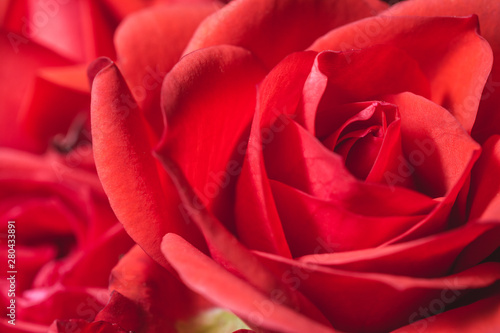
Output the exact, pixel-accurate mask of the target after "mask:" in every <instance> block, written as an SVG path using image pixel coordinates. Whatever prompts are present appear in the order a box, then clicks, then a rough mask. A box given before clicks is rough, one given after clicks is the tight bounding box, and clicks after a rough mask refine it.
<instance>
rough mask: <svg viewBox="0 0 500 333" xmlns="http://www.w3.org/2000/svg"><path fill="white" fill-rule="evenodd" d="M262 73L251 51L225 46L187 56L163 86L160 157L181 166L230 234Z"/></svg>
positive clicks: (263, 72)
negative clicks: (162, 125) (164, 120)
mask: <svg viewBox="0 0 500 333" xmlns="http://www.w3.org/2000/svg"><path fill="white" fill-rule="evenodd" d="M265 74H266V72H265V71H264V69H263V67H262V65H261V64H260V62H259V61H258V60H257V59H256V58H255V57H254V56H253V55H252V54H251V53H250V52H249V51H247V50H245V49H242V48H240V47H235V46H228V45H225V46H216V47H210V48H206V49H203V50H199V51H197V52H194V53H192V54H189V55H187V56H185V57H184V58H182V60H181V61H180V62H179V63H178V64H177V65H176V66H175V67H174V68H173V69H172V71H171V72H170V73H169V74H168V75H167V76H166V78H165V81H164V84H163V89H162V104H163V105H162V106H163V112H164V114H165V118H166V124H167V128H166V130H165V133H164V136H163V138H162V142H161V143H160V145H159V147H158V150H159V154H160V155H164V156H169V157H170V158H172V159H173V160H175V161H176V162H177V164H178V165H179V166H181V168H182V169H183V173H184V174H185V175H186V177H187V179H188V181H189V183H190V184H191V185H192V186H193V188H194V189H195V191H196V193H197V194H198V196H199V197H200V199H201V201H202V203H203V204H204V205H206V206H207V207H208V208H209V209H210V210H211V211H212V212H213V213H214V214H215V215H216V216H217V217H218V218H219V219H220V220H221V221H223V222H224V223H225V224H226V226H228V228H229V229H230V230H232V229H233V226H232V223H233V221H232V219H233V216H232V212H231V211H230V210H228V207H231V206H232V205H233V203H232V201H233V200H234V199H233V197H234V194H233V193H234V186H235V182H236V180H237V178H238V176H239V173H240V170H241V165H242V160H243V156H244V145H245V141H247V136H248V128H249V126H250V122H251V119H252V117H253V114H254V111H255V99H256V85H257V84H258V83H259V82H260V80H262V78H263V77H264V76H265ZM242 147H243V150H242Z"/></svg>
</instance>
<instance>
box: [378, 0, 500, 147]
mask: <svg viewBox="0 0 500 333" xmlns="http://www.w3.org/2000/svg"><path fill="white" fill-rule="evenodd" d="M471 14H476V15H478V16H479V24H480V26H481V35H482V36H484V38H486V40H487V41H488V43H489V44H490V45H491V48H492V49H493V58H494V59H495V60H494V63H493V68H492V71H491V74H490V76H489V78H488V81H487V82H486V86H484V91H483V85H484V83H483V84H481V83H480V82H478V84H477V85H476V86H473V87H472V88H473V89H472V90H470V94H471V95H470V97H469V100H470V106H471V107H472V106H474V105H475V104H473V103H472V101H473V100H476V99H477V98H478V97H481V103H480V105H479V111H478V114H477V120H476V122H475V123H474V128H473V131H472V134H473V137H474V138H477V139H478V140H480V141H481V142H483V141H485V140H486V139H488V137H489V136H490V135H492V134H500V130H499V128H498V126H497V124H498V123H500V112H498V105H500V91H499V87H500V61H499V59H500V33H499V31H500V21H499V20H498V17H499V16H500V3H499V2H498V1H495V0H477V1H475V0H467V1H454V0H444V1H437V2H436V1H429V0H413V1H403V2H401V3H399V4H397V5H395V6H393V7H391V8H390V10H388V11H386V12H383V15H397V16H400V15H401V16H407V15H418V16H466V15H471ZM488 74H489V73H488V72H486V73H484V72H482V71H481V72H476V76H477V77H478V78H480V79H485V78H486V77H487V76H488ZM481 91H483V94H482V95H481Z"/></svg>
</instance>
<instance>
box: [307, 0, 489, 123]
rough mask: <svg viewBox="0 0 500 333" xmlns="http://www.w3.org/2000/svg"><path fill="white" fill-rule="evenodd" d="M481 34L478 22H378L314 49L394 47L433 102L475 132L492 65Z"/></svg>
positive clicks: (343, 31)
mask: <svg viewBox="0 0 500 333" xmlns="http://www.w3.org/2000/svg"><path fill="white" fill-rule="evenodd" d="M450 6H451V5H450ZM390 12H391V11H390V10H389V11H388V13H390ZM407 14H410V13H407ZM477 28H478V19H477V17H476V16H472V17H464V18H455V17H430V18H427V17H390V16H377V17H372V18H368V19H365V20H360V21H358V22H355V23H352V24H350V25H346V26H344V27H341V28H339V29H335V30H332V31H331V32H329V33H328V34H326V35H325V36H323V37H321V38H320V39H318V40H317V41H316V42H315V43H314V44H313V45H312V46H311V47H310V49H312V50H315V51H322V50H340V51H345V50H351V49H359V48H367V47H370V46H373V45H377V44H389V45H392V46H396V47H398V48H400V49H402V50H404V51H406V53H407V54H409V55H410V56H411V57H413V58H414V59H415V60H416V61H417V63H418V65H419V66H420V68H421V70H422V72H423V73H424V74H425V75H426V76H427V78H428V80H429V82H430V87H431V99H432V101H434V102H435V103H437V104H439V105H442V106H443V107H445V108H446V109H448V110H449V111H450V112H451V113H452V114H453V115H454V116H455V117H456V118H457V119H458V120H459V121H460V123H461V124H462V125H463V126H464V128H465V129H466V130H467V131H468V132H470V130H471V129H472V126H473V125H474V121H475V119H476V113H477V107H478V105H479V102H480V99H481V90H482V89H483V87H484V85H485V83H486V80H487V78H488V74H489V72H490V70H491V64H492V60H493V57H492V52H491V48H490V46H489V44H488V43H487V42H486V41H485V40H484V39H483V38H482V37H481V36H480V35H479V34H478V29H477ZM450 36H453V38H450ZM457 68H459V69H460V70H457Z"/></svg>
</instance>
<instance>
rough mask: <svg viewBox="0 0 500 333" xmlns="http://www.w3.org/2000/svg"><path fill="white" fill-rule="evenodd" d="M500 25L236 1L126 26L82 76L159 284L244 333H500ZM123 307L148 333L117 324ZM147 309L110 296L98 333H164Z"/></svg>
mask: <svg viewBox="0 0 500 333" xmlns="http://www.w3.org/2000/svg"><path fill="white" fill-rule="evenodd" d="M499 15H500V4H499V3H498V2H496V1H492V0H491V1H486V0H484V1H461V2H457V1H452V0H445V1H440V2H435V1H430V0H427V1H426V0H409V1H405V2H402V3H399V4H397V5H394V6H393V7H391V8H387V5H386V4H384V3H382V2H378V1H375V0H370V1H368V0H365V1H363V0H358V1H347V0H345V1H344V0H337V1H320V0H318V1H310V0H307V1H306V0H303V1H291V0H289V1H287V0H261V1H258V0H236V1H233V2H230V3H229V4H227V5H225V6H217V5H216V4H210V5H207V4H205V5H197V6H190V7H183V6H177V7H172V6H169V7H155V8H151V9H147V10H145V11H142V12H139V13H137V14H134V15H132V16H130V17H129V18H127V19H126V20H125V21H124V22H123V23H122V25H121V26H120V27H119V29H118V30H117V33H116V35H115V46H116V50H117V59H118V60H117V62H116V63H113V62H112V61H110V60H108V59H104V58H102V59H99V60H98V61H96V62H94V63H93V64H92V65H91V67H90V68H89V74H90V76H91V77H94V76H95V78H94V80H93V84H92V105H91V109H92V110H91V123H92V139H93V143H94V155H95V161H96V165H97V171H98V174H99V177H100V179H101V181H102V184H103V187H104V190H105V192H106V194H107V195H108V197H109V200H110V203H111V206H112V208H113V210H114V212H115V213H116V215H117V217H118V219H119V220H120V222H122V223H123V225H124V226H125V229H126V230H127V232H128V233H129V234H130V235H131V237H132V238H133V239H134V241H135V242H136V243H137V244H138V245H139V246H140V247H141V248H142V249H143V250H144V251H145V252H146V253H147V255H149V256H150V257H151V258H152V259H153V260H154V261H155V262H156V263H157V264H155V265H160V266H158V267H157V269H158V270H160V271H164V272H170V271H175V272H176V273H177V274H178V277H179V278H180V280H181V281H183V282H184V283H185V284H186V285H187V286H188V287H190V288H191V289H192V290H193V291H195V292H197V293H199V294H200V295H202V296H204V297H205V298H206V299H207V300H209V301H211V302H213V303H215V304H217V305H219V306H221V307H224V308H227V309H229V310H230V311H232V312H233V313H235V314H236V315H237V316H239V317H240V318H241V319H243V320H244V321H245V322H246V323H247V324H248V326H249V327H251V328H252V329H254V330H255V331H257V332H269V331H278V332H334V331H342V332H389V331H395V332H400V333H401V332H423V331H425V332H457V331H459V332H478V331H481V332H482V331H484V332H496V331H498V330H500V315H499V311H500V294H499V284H498V280H499V278H500V263H499V260H500V257H499V254H500V252H499V250H498V247H499V245H500V224H499V222H500V215H499V214H500V211H499V208H500V203H499V201H498V200H499V196H498V193H499V190H500V181H499V180H498V177H497V172H498V170H499V167H500V155H499V154H500V142H499V138H500V137H499V136H498V134H500V127H499V125H498V124H499V120H500V112H498V111H499V107H500V92H499V91H498V87H499V85H498V82H499V81H500V64H499V62H498V59H499V57H500V53H499V52H500V35H499V31H500V27H498V24H499V23H498V22H499V20H498V17H499ZM200 22H201V23H200ZM159 81H161V82H162V84H161V86H160V84H159ZM162 119H163V121H162ZM132 263H133V261H131V262H130V264H129V265H131V266H129V267H127V262H124V263H123V266H122V269H124V270H126V269H133V267H134V266H133V264H132ZM153 266H154V265H153ZM155 267H156V266H155ZM143 274H145V276H148V274H149V273H148V272H145V273H143ZM151 274H153V273H151ZM155 274H159V273H158V272H157V273H154V274H153V275H152V276H156V275H155ZM152 290H155V291H154V292H157V293H159V294H162V295H163V298H165V299H168V297H169V294H168V292H166V291H165V290H166V289H165V290H164V289H161V287H158V289H154V288H153V289H152ZM151 292H153V291H151ZM157 297H160V296H157ZM131 299H133V300H135V304H139V307H140V308H141V309H142V310H141V311H147V310H148V309H149V310H150V311H149V312H147V313H148V315H147V316H146V317H142V318H139V319H138V320H139V322H140V321H141V320H142V321H144V322H145V323H146V324H145V325H146V326H142V327H143V328H138V327H139V326H138V325H136V324H135V323H134V324H131V323H127V322H126V320H127V319H128V318H130V316H128V315H120V314H123V313H124V312H123V311H122V310H121V309H123V308H125V309H130V307H129V306H127V302H128V301H129V300H131ZM151 302H152V301H151V300H150V295H149V294H148V293H146V296H144V295H143V294H141V293H140V292H137V293H135V294H134V295H132V296H128V297H126V300H125V299H122V300H119V299H118V300H117V302H116V309H117V310H116V311H113V309H110V311H109V313H108V317H107V318H108V319H107V322H108V323H114V324H117V325H118V326H120V327H122V328H125V327H127V329H129V330H134V331H137V332H156V331H161V330H159V329H155V328H154V327H160V326H161V325H160V324H158V323H160V322H161V320H163V319H164V316H162V315H159V314H158V313H157V312H155V311H156V310H154V309H156V307H154V306H150V305H151ZM186 304H188V303H186ZM182 305H183V303H182V302H181V304H180V305H179V306H182ZM184 305H185V304H184ZM134 325H135V326H134ZM155 325H157V326H155ZM158 325H160V326H158ZM134 327H135V328H134ZM144 327H149V328H150V329H144Z"/></svg>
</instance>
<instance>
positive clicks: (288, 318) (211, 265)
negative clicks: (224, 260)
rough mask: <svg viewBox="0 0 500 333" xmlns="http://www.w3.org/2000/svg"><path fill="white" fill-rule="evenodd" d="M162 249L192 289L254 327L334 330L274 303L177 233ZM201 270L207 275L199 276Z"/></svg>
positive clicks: (318, 330) (168, 238)
mask: <svg viewBox="0 0 500 333" xmlns="http://www.w3.org/2000/svg"><path fill="white" fill-rule="evenodd" d="M162 249H163V252H164V253H165V256H166V258H167V260H168V261H169V262H170V263H171V264H172V266H173V267H174V268H175V269H176V270H177V272H178V273H179V274H180V276H181V279H182V280H183V281H184V282H185V283H186V284H187V285H188V286H189V287H190V288H192V289H193V290H195V291H196V292H199V293H200V294H202V295H204V296H205V297H207V298H208V299H209V300H211V301H212V302H214V303H215V304H219V305H221V306H223V307H227V308H229V309H230V310H231V311H233V312H234V313H235V314H237V315H238V316H239V317H240V318H242V319H244V320H246V321H248V322H249V324H250V325H252V326H257V327H262V328H266V329H271V330H277V331H286V332H297V333H298V332H325V333H326V332H334V331H333V330H332V329H329V328H327V327H326V326H323V325H321V324H319V323H317V322H315V321H313V320H311V319H309V318H307V317H304V316H303V315H301V314H300V313H298V312H295V311H294V310H292V309H290V308H288V307H286V306H284V305H281V304H280V303H279V302H275V303H273V302H271V300H270V299H269V298H268V297H266V296H264V295H263V294H261V293H260V292H259V291H257V290H256V289H254V288H253V287H251V286H250V285H248V284H246V283H245V282H244V281H242V280H240V279H239V278H237V277H236V276H234V275H232V274H231V273H229V272H227V271H226V270H224V269H223V268H222V267H220V266H219V265H217V264H216V263H215V262H214V261H212V260H211V259H210V258H208V257H206V256H204V255H203V254H202V253H201V252H199V251H198V250H196V249H195V248H194V247H193V246H191V245H190V244H189V243H187V242H186V241H185V240H184V239H182V238H181V237H179V236H177V235H175V234H167V235H166V236H165V237H164V240H163V243H162ZM200 271H202V272H204V273H205V274H203V275H200V273H199V272H200ZM263 307H267V309H268V310H267V309H266V310H265V313H262V309H263Z"/></svg>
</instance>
